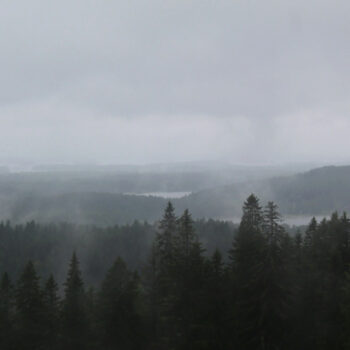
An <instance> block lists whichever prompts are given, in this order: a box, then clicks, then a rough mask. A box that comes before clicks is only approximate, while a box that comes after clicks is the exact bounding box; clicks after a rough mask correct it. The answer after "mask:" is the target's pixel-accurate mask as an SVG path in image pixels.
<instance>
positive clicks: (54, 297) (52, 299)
mask: <svg viewBox="0 0 350 350" xmlns="http://www.w3.org/2000/svg"><path fill="white" fill-rule="evenodd" d="M43 302H44V313H43V320H44V333H43V337H44V347H45V349H48V350H51V349H52V350H54V349H58V341H59V316H60V315H59V312H60V308H59V304H60V300H59V297H58V285H57V283H56V282H55V279H54V278H53V276H52V275H50V277H49V278H48V280H47V281H46V284H45V288H44V291H43Z"/></svg>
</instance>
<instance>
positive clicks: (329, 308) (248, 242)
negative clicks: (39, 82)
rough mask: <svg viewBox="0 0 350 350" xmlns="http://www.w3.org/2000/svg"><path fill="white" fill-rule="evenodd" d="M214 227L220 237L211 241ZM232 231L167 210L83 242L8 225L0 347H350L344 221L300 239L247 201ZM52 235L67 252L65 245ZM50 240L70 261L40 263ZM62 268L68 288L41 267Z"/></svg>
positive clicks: (0, 232) (268, 209) (1, 266)
mask: <svg viewBox="0 0 350 350" xmlns="http://www.w3.org/2000/svg"><path fill="white" fill-rule="evenodd" d="M220 225H221V226H220ZM50 227H51V231H50ZM145 228H147V229H146V230H145ZM211 229H212V230H213V232H216V234H219V232H221V233H222V232H225V233H222V235H221V238H213V237H212V236H211V235H210V233H209V232H210V230H211ZM234 229H235V228H234V227H233V226H231V225H229V224H227V223H219V222H215V221H209V222H207V221H201V222H195V221H193V219H192V217H191V214H190V213H189V211H188V210H185V211H184V212H183V213H182V214H181V215H180V216H177V215H176V214H175V209H174V207H173V205H172V204H171V203H168V205H167V207H166V208H165V211H164V214H163V217H162V218H161V220H160V221H159V222H158V224H157V225H156V227H155V226H153V225H148V224H140V223H135V224H134V226H133V225H129V226H125V227H115V228H114V231H113V228H110V229H99V228H89V230H88V231H87V232H85V234H84V232H83V230H81V228H80V229H79V227H75V226H72V225H66V226H64V225H63V226H57V225H52V226H50V225H47V226H40V225H37V224H35V223H29V224H27V225H25V226H12V225H11V224H10V223H3V224H2V225H1V226H0V239H1V240H0V242H1V243H0V251H1V252H2V253H5V251H7V254H2V255H1V257H0V259H1V260H0V271H1V273H2V278H1V282H0V348H1V349H6V350H7V349H28V350H29V349H30V350H32V349H33V350H34V349H72V350H73V349H78V350H79V349H96V350H97V349H174V350H175V349H179V350H180V349H181V350H182V349H247V350H253V349H261V350H263V349H264V350H265V349H268V350H270V349H271V350H272V349H347V348H348V347H349V344H350V265H349V264H350V219H349V218H348V217H347V215H346V214H345V213H344V214H341V215H339V214H337V213H334V214H333V215H332V216H331V218H330V219H329V220H326V219H324V220H322V221H321V222H317V221H316V220H315V219H312V220H311V222H310V224H309V225H308V227H307V228H306V230H305V232H297V233H296V234H290V233H288V232H287V231H286V229H285V227H284V226H283V225H282V218H281V216H280V214H279V212H278V208H277V205H276V204H274V203H273V202H268V203H267V205H266V206H262V205H260V202H259V199H258V198H257V197H256V196H255V195H250V196H249V197H248V198H247V199H246V201H245V202H244V205H243V215H242V218H241V222H240V225H239V227H237V230H236V231H235V233H234V234H233V231H234ZM71 230H73V231H74V230H76V232H75V233H74V232H73V234H72V233H69V232H71ZM215 230H216V231H215ZM57 232H60V233H61V235H63V236H64V235H66V236H67V240H69V239H71V240H72V241H73V242H72V243H71V244H70V245H69V246H68V245H66V243H64V244H63V243H62V242H64V241H62V240H61V241H60V239H62V236H61V238H59V236H60V235H57ZM145 232H146V234H145ZM128 234H130V236H128ZM143 234H145V235H144V237H146V241H147V242H148V247H149V249H148V250H146V251H147V254H144V255H142V254H143V253H142V252H143V251H144V250H143V249H140V246H138V244H139V243H140V242H145V241H142V240H139V238H140V237H141V236H142V235H143ZM99 235H101V240H99V237H98V236H99ZM107 236H109V239H106V237H107ZM92 237H95V240H93V239H92ZM111 237H113V239H115V240H113V239H111ZM117 237H118V238H117ZM135 237H139V238H138V239H137V238H135ZM87 238H88V239H87ZM228 238H229V239H228ZM11 239H12V240H13V241H12V245H11ZM53 239H54V240H57V241H56V243H57V242H61V244H63V246H64V247H65V249H64V251H65V255H64V256H63V255H62V254H58V252H61V251H59V250H57V251H56V252H57V255H55V254H52V255H50V256H51V258H52V259H53V262H52V263H51V264H50V263H49V262H48V260H45V263H44V264H43V263H42V262H41V260H42V259H44V258H45V256H46V255H45V249H46V250H48V251H50V249H51V248H52V247H53V246H55V244H52V241H51V240H53ZM84 239H86V241H85V244H86V246H90V247H92V250H91V251H90V253H89V254H87V252H88V250H87V249H85V250H84V244H81V242H82V241H83V242H84ZM20 242H22V243H21V244H19V243H20ZM39 242H40V244H39V245H38V243H39ZM77 242H80V245H77ZM98 242H102V245H101V246H99V245H98ZM126 242H128V243H126ZM31 244H32V246H31V247H30V245H31ZM123 244H124V245H125V246H123V249H121V248H120V246H121V245H123ZM113 245H116V246H114V247H113ZM118 245H119V247H118ZM28 246H29V248H28ZM38 247H40V249H38ZM108 247H109V248H110V250H108ZM68 248H71V249H68ZM85 248H86V247H85ZM142 248H143V247H142ZM11 249H14V250H13V251H12V252H11ZM15 249H18V250H15ZM113 249H114V250H113ZM68 250H69V251H68ZM113 251H114V253H115V256H113V260H114V261H113V262H112V261H109V259H111V256H112V255H113V254H112V252H113ZM123 254H125V255H124V256H123V257H120V255H123ZM132 254H134V255H136V256H137V258H130V256H129V255H132ZM138 255H140V256H138ZM87 256H88V259H87ZM107 256H108V258H106V257H107ZM104 258H105V260H104ZM14 259H17V265H16V264H14V263H13V262H14V261H15V260H14ZM59 259H61V260H62V259H66V261H67V262H68V261H70V262H69V265H68V266H67V268H65V271H64V278H63V283H61V281H58V280H60V277H59V278H58V276H59V275H60V271H59V270H61V267H60V268H59V269H57V270H55V271H53V272H54V273H53V274H51V273H50V271H48V268H47V265H49V266H52V267H54V266H55V263H59ZM80 259H81V260H80ZM94 259H95V260H96V262H97V263H95V264H90V263H88V262H91V261H93V260H94ZM24 260H28V261H27V262H26V263H25V266H22V265H23V264H22V262H23V261H24ZM83 260H85V262H84V269H82V265H83V264H81V263H80V261H83ZM99 260H100V261H99ZM98 261H99V262H98ZM19 262H21V263H19ZM107 264H108V266H105V265H107ZM15 267H16V268H15ZM102 267H103V268H102ZM89 269H90V272H89ZM91 269H92V270H94V269H96V270H95V271H94V272H93V273H92V272H91ZM86 275H89V278H88V279H86ZM98 275H102V276H101V277H102V278H101V279H102V281H98V278H96V276H98Z"/></svg>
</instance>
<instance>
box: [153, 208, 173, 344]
mask: <svg viewBox="0 0 350 350" xmlns="http://www.w3.org/2000/svg"><path fill="white" fill-rule="evenodd" d="M176 231H177V218H176V215H175V210H174V207H173V205H172V204H171V202H169V203H168V205H167V207H166V209H165V211H164V215H163V218H162V220H161V221H160V223H159V228H158V232H157V234H156V238H155V243H154V249H153V251H152V254H153V256H152V258H151V260H152V261H153V267H154V268H155V271H154V273H155V276H154V277H155V280H154V284H153V287H154V290H153V291H152V293H151V294H152V295H153V297H156V300H154V302H155V304H156V305H157V306H156V310H157V315H154V317H155V319H154V321H155V325H156V339H157V340H156V343H158V345H159V346H161V347H163V348H167V347H170V346H171V343H173V342H174V339H175V337H176V330H175V326H174V320H173V315H172V308H173V303H174V301H173V299H174V288H175V286H174V266H175V260H174V249H175V242H174V240H175V234H176Z"/></svg>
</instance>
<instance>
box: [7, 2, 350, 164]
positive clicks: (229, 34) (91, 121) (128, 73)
mask: <svg viewBox="0 0 350 350" xmlns="http://www.w3.org/2000/svg"><path fill="white" fill-rule="evenodd" d="M349 11H350V4H349V2H348V1H343V0H335V1H334V0H333V1H331V0H309V1H301V0H296V1H293V2H291V1H284V0H282V1H281V0H278V1H277V0H268V1H258V0H255V1H251V0H248V1H247V0H245V1H243V0H242V1H225V0H219V1H209V0H207V1H199V0H198V1H197V0H191V1H177V0H173V1H168V0H162V1H160V0H149V1H132V0H131V1H105V0H100V1H92V0H84V1H83V0H77V1H73V2H72V1H67V0H62V1H60V2H50V1H43V0H42V1H39V0H33V1H30V2H28V1H9V0H6V1H2V2H1V4H0V47H1V52H2V55H1V57H0V73H1V82H2V83H1V84H0V118H1V120H2V121H3V127H2V130H3V133H4V134H6V135H11V133H13V135H17V137H22V138H24V139H25V140H26V141H25V142H24V143H25V144H26V147H20V145H19V146H18V147H14V146H13V144H12V143H13V141H12V140H11V138H10V137H4V138H3V141H1V142H0V143H2V147H4V148H3V150H4V149H5V150H7V151H6V152H7V153H9V154H23V156H24V157H34V158H35V157H36V159H45V160H47V159H50V158H52V157H53V158H54V157H57V159H58V158H59V159H60V160H64V159H68V158H69V159H70V160H77V159H81V158H82V157H85V158H89V159H102V158H103V159H106V160H111V161H112V160H113V161H123V162H125V161H127V160H130V161H140V160H142V159H145V160H149V161H153V160H154V161H157V160H163V158H167V157H170V158H172V159H176V160H180V159H183V158H186V157H187V158H196V159H198V158H200V159H202V158H226V157H231V158H233V159H237V160H239V161H252V162H254V161H257V160H258V159H259V158H261V157H265V156H266V154H269V155H270V156H271V158H272V159H274V160H279V159H282V158H283V157H284V155H286V154H288V156H289V157H291V158H295V159H299V158H302V159H314V158H318V159H320V158H322V157H323V155H324V150H323V148H320V147H319V149H320V151H319V152H317V146H314V145H318V144H320V145H321V139H320V137H321V136H323V135H324V132H325V131H326V130H327V127H326V126H325V125H324V124H323V123H321V124H317V125H314V124H312V123H310V122H309V121H313V122H315V123H316V122H317V121H319V118H320V115H321V116H327V120H328V121H329V122H331V120H332V119H333V120H335V121H341V122H339V123H343V124H344V123H345V124H346V126H348V125H347V115H348V112H349V102H348V101H349V93H348V91H349V88H350V79H349V78H350V71H349V69H350V68H349V64H348V61H349V53H350V42H349V40H348V38H349V34H350V22H349V21H348V17H349ZM300 118H304V119H305V120H308V122H306V123H305V130H308V131H310V130H309V129H308V128H316V130H319V132H316V136H317V135H318V138H317V137H316V136H315V137H314V139H313V140H312V147H307V146H306V145H305V144H304V150H305V151H304V152H303V151H301V149H302V147H301V146H300V145H299V144H295V145H294V144H293V145H288V146H287V147H285V146H283V141H284V139H281V137H280V136H279V135H280V134H283V135H284V137H288V136H289V137H290V138H291V139H292V138H294V139H298V138H300V139H302V140H303V141H302V142H303V143H305V142H307V141H306V140H304V136H305V135H304V130H303V129H302V128H300V127H299V126H298V124H293V120H299V119H300ZM11 120H12V121H11ZM113 120H114V121H113ZM149 123H151V124H149ZM152 123H153V124H152ZM335 124H336V125H338V124H337V122H336V123H335ZM343 124H342V125H343ZM150 125H151V129H152V130H150V131H148V132H149V135H143V134H142V132H143V131H144V129H145V128H146V129H147V127H150ZM287 125H288V127H287ZM321 129H322V131H321ZM120 130H123V133H121V131H120ZM174 130H175V132H174ZM185 130H190V131H192V132H193V133H194V134H195V137H193V135H191V134H190V133H186V132H185ZM336 130H338V129H336ZM336 130H335V129H334V132H336ZM180 131H181V133H183V134H184V136H183V138H182V139H183V140H185V141H184V142H183V144H182V145H181V144H180V145H179V144H178V145H176V144H174V143H169V144H168V145H167V144H166V141H167V140H172V138H174V137H175V136H174V135H176V137H179V135H180ZM287 131H288V132H289V135H287V134H286V133H287ZM113 133H114V135H115V138H113V135H112V134H113ZM33 135H34V136H35V137H31V136H33ZM84 135H85V136H84ZM125 135H128V137H127V138H124V136H125ZM2 136H4V135H2ZM136 136H138V138H137V137H136ZM118 138H119V139H118ZM89 139H94V140H96V142H94V143H91V142H90V141H89ZM67 140H68V141H67ZM122 140H124V142H126V143H127V141H128V140H132V141H133V143H134V145H132V146H130V144H129V143H128V147H130V148H129V149H128V150H129V152H128V155H125V154H116V152H117V151H114V152H113V151H112V150H113V149H119V150H120V149H122V148H123V146H122ZM248 140H249V142H250V144H249V143H248ZM45 142H47V146H46V147H44V148H43V145H44V144H45ZM136 143H138V144H136ZM183 145H186V147H183ZM249 145H250V146H249ZM257 146H258V147H257ZM328 146H329V147H328V149H327V150H326V154H327V157H330V158H331V157H332V155H336V156H339V154H340V153H341V152H343V154H345V151H344V146H345V145H344V144H343V143H342V144H340V143H339V142H338V140H337V141H336V142H332V143H329V145H328ZM161 149H163V150H164V151H161ZM321 149H322V151H321ZM142 150H143V151H144V152H143V153H144V155H142V154H141V153H140V152H141V151H142ZM3 152H5V151H3ZM117 153H118V152H117ZM50 155H51V157H50ZM270 156H269V157H270ZM143 157H144V158H143Z"/></svg>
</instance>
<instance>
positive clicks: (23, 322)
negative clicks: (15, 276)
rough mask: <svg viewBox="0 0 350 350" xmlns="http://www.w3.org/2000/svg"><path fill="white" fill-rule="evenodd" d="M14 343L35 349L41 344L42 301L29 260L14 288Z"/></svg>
mask: <svg viewBox="0 0 350 350" xmlns="http://www.w3.org/2000/svg"><path fill="white" fill-rule="evenodd" d="M16 309H17V312H16V325H17V329H16V343H17V347H18V348H19V349H28V350H35V349H40V348H41V347H42V346H43V342H44V339H43V338H44V337H43V331H44V318H43V315H44V301H43V293H42V290H41V289H40V285H39V277H38V275H37V273H36V271H35V268H34V264H33V263H32V262H31V261H30V262H29V263H28V264H27V265H26V267H25V269H24V271H23V272H22V274H21V276H20V278H19V280H18V283H17V288H16Z"/></svg>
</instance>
